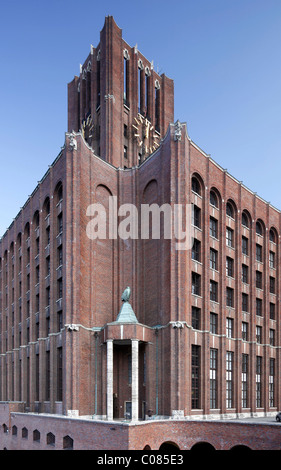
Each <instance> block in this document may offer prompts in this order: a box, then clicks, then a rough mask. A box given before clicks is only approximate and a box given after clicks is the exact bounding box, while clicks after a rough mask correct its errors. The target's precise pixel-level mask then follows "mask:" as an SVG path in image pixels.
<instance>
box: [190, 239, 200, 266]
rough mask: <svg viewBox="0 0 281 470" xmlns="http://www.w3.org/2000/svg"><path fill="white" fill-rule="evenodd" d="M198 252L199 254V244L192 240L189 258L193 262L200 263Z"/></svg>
mask: <svg viewBox="0 0 281 470" xmlns="http://www.w3.org/2000/svg"><path fill="white" fill-rule="evenodd" d="M200 252H201V242H200V241H199V240H197V239H196V238H194V241H193V245H192V250H191V257H192V259H193V260H195V261H200Z"/></svg>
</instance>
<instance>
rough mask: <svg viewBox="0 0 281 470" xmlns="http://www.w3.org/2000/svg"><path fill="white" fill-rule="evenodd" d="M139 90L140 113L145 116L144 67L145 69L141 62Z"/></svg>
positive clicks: (139, 65)
mask: <svg viewBox="0 0 281 470" xmlns="http://www.w3.org/2000/svg"><path fill="white" fill-rule="evenodd" d="M138 67H139V68H138V89H139V106H138V108H139V113H141V114H142V115H144V114H145V113H144V98H145V97H144V94H143V93H144V89H143V88H144V78H143V74H144V67H143V63H142V61H141V60H139V64H138Z"/></svg>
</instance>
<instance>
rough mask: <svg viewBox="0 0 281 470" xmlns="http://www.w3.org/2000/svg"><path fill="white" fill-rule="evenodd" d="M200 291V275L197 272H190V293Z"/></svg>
mask: <svg viewBox="0 0 281 470" xmlns="http://www.w3.org/2000/svg"><path fill="white" fill-rule="evenodd" d="M200 293H201V276H200V275H199V274H197V273H194V272H193V273H192V294H195V295H200Z"/></svg>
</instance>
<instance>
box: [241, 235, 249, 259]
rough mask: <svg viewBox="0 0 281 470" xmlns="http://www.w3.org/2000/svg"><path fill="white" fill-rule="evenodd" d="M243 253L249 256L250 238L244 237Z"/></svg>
mask: <svg viewBox="0 0 281 470" xmlns="http://www.w3.org/2000/svg"><path fill="white" fill-rule="evenodd" d="M242 253H243V255H248V238H246V237H242Z"/></svg>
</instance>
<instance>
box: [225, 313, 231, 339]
mask: <svg viewBox="0 0 281 470" xmlns="http://www.w3.org/2000/svg"><path fill="white" fill-rule="evenodd" d="M226 337H227V338H233V318H227V319H226Z"/></svg>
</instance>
